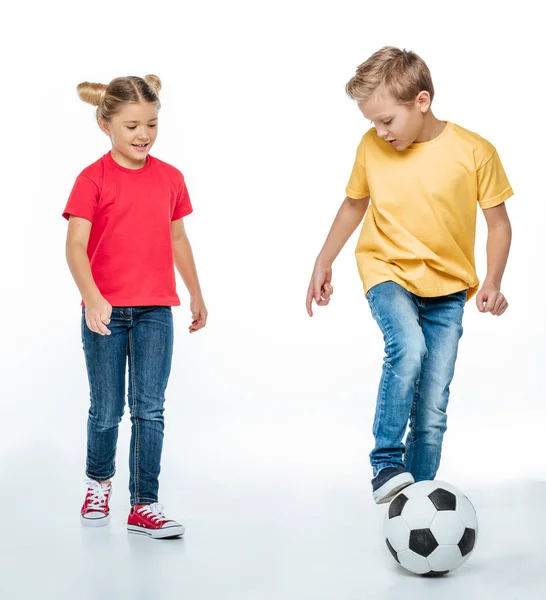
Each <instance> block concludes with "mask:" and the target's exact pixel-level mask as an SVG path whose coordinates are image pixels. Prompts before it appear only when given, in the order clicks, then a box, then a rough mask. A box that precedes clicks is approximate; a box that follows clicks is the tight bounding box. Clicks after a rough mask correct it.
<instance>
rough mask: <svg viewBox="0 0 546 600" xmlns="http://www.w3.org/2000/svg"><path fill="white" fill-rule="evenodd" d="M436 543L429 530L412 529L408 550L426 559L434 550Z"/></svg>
mask: <svg viewBox="0 0 546 600" xmlns="http://www.w3.org/2000/svg"><path fill="white" fill-rule="evenodd" d="M437 547H438V542H437V541H436V539H435V538H434V536H433V535H432V532H431V531H430V529H413V530H412V531H411V532H410V538H409V549H410V550H413V551H414V552H415V553H416V554H419V555H420V556H424V557H427V556H429V555H430V554H432V553H433V552H434V550H436V548H437Z"/></svg>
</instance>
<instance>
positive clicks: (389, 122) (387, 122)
mask: <svg viewBox="0 0 546 600" xmlns="http://www.w3.org/2000/svg"><path fill="white" fill-rule="evenodd" d="M383 123H384V124H385V125H390V124H391V123H392V119H390V120H389V121H383Z"/></svg>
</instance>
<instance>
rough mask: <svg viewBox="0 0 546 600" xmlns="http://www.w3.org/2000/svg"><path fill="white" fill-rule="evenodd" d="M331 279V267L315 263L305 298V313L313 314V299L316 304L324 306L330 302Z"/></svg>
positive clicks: (332, 290) (332, 291)
mask: <svg viewBox="0 0 546 600" xmlns="http://www.w3.org/2000/svg"><path fill="white" fill-rule="evenodd" d="M331 281H332V267H323V266H320V265H315V268H314V269H313V275H312V276H311V283H310V284H309V288H308V290H307V300H306V306H307V314H308V315H309V316H310V317H312V316H313V299H314V300H315V302H316V304H317V305H318V306H326V305H327V304H329V303H330V296H331V295H332V294H333V293H334V288H333V287H332V285H331Z"/></svg>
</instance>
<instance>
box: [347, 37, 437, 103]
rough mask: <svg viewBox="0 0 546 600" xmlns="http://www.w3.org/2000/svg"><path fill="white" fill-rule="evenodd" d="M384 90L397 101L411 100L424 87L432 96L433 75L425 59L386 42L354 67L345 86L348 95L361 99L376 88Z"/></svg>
mask: <svg viewBox="0 0 546 600" xmlns="http://www.w3.org/2000/svg"><path fill="white" fill-rule="evenodd" d="M378 90H380V91H383V90H384V91H386V92H387V93H388V94H389V95H390V96H391V97H392V98H393V99H394V100H395V101H396V102H399V103H400V104H411V103H412V102H413V101H414V100H415V97H416V96H417V94H419V92H422V91H426V92H428V93H429V94H430V99H431V101H432V99H433V98H434V86H433V85H432V77H431V75H430V71H429V69H428V67H427V65H426V63H425V61H424V60H423V59H422V58H421V57H420V56H418V55H417V54H415V52H411V51H409V50H400V49H399V48H395V47H393V46H385V47H384V48H381V50H378V51H377V52H375V53H374V54H372V55H371V56H370V58H368V60H367V61H366V62H363V63H362V64H361V65H360V66H359V67H357V69H356V74H355V75H354V77H352V79H351V80H350V81H349V82H348V83H347V85H346V86H345V91H346V92H347V95H348V96H349V98H352V99H353V100H356V101H357V102H361V101H363V100H367V99H368V98H369V97H370V96H371V95H373V93H374V92H376V91H378Z"/></svg>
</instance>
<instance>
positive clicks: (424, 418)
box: [366, 281, 466, 481]
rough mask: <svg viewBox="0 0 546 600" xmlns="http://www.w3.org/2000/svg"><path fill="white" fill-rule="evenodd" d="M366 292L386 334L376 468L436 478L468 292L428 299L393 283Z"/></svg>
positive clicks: (376, 422) (375, 428)
mask: <svg viewBox="0 0 546 600" xmlns="http://www.w3.org/2000/svg"><path fill="white" fill-rule="evenodd" d="M366 297H367V299H368V302H369V304H370V308H371V311H372V315H373V317H374V319H375V320H376V322H377V324H378V325H379V328H380V329H381V332H382V333H383V338H384V340H385V359H384V362H383V370H382V375H381V381H380V384H379V392H378V395H377V406H376V412H375V419H374V423H373V434H374V437H375V448H374V449H373V450H372V452H371V454H370V461H371V464H372V469H373V474H374V476H375V475H377V473H378V472H379V471H380V470H381V469H384V468H385V467H397V468H401V469H406V470H407V471H409V472H410V473H411V474H412V475H413V477H414V479H415V481H423V480H432V479H434V477H435V476H436V472H437V471H438V467H439V465H440V457H441V452H442V441H443V437H444V433H445V431H446V428H447V415H446V409H447V404H448V400H449V386H450V383H451V380H452V379H453V374H454V371H455V361H456V359H457V349H458V345H459V339H460V338H461V335H462V333H463V327H462V318H463V312H464V306H465V303H466V291H460V292H456V293H454V294H450V295H448V296H439V297H435V298H422V297H420V296H416V295H415V294H412V293H411V292H408V291H407V290H405V289H404V288H403V287H401V286H399V285H398V284H396V283H394V282H392V281H387V282H385V283H381V284H379V285H376V286H374V287H373V288H371V289H370V290H369V291H368V293H367V294H366ZM408 422H409V431H408V433H407V436H406V441H405V444H404V443H403V438H404V435H405V434H406V429H407V427H408Z"/></svg>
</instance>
